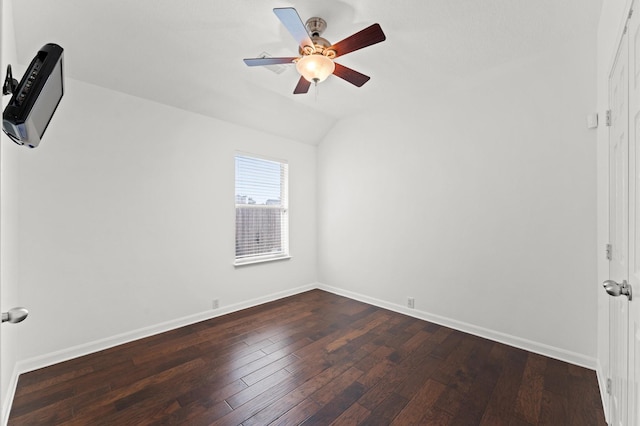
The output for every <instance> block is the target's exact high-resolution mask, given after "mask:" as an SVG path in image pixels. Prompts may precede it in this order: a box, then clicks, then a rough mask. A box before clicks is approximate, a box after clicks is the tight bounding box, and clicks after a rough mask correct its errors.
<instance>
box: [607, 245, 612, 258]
mask: <svg viewBox="0 0 640 426" xmlns="http://www.w3.org/2000/svg"><path fill="white" fill-rule="evenodd" d="M605 253H606V255H607V260H611V259H613V247H611V244H607V245H606V246H605Z"/></svg>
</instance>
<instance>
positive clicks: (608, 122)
mask: <svg viewBox="0 0 640 426" xmlns="http://www.w3.org/2000/svg"><path fill="white" fill-rule="evenodd" d="M605 124H606V125H607V127H611V110H610V109H608V110H607V112H606V113H605Z"/></svg>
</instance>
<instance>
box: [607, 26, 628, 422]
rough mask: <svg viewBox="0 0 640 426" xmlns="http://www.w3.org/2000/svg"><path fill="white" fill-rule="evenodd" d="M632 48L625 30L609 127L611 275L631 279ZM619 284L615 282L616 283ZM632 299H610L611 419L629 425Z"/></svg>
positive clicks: (614, 75)
mask: <svg viewBox="0 0 640 426" xmlns="http://www.w3.org/2000/svg"><path fill="white" fill-rule="evenodd" d="M628 64H629V51H628V31H627V32H626V33H625V35H624V37H623V38H622V41H621V42H620V46H619V48H618V55H617V58H616V62H615V64H614V66H613V70H612V71H611V75H610V77H609V95H610V107H611V128H610V130H609V173H610V174H609V195H610V200H609V239H610V244H611V248H612V250H611V262H610V264H609V279H610V280H613V281H615V282H617V283H623V282H624V281H628V276H627V275H628V271H629V244H628V233H629V227H628V223H629V221H628V215H629V209H628V199H629V190H628V176H629V170H628V157H629V120H628V117H629V90H628V89H629V86H628V83H629V73H628V69H629V67H628ZM614 285H615V283H614ZM628 306H629V303H628V301H627V298H626V297H624V296H622V297H611V298H610V299H609V365H610V371H609V377H610V379H611V396H610V398H611V399H610V401H609V407H610V412H609V419H610V421H611V424H612V425H615V426H627V424H628V423H627V410H628V408H627V394H628V392H627V373H628V370H627V357H628V353H627V348H628V319H629V315H628V314H629V310H628Z"/></svg>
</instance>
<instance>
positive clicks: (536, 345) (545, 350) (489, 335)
mask: <svg viewBox="0 0 640 426" xmlns="http://www.w3.org/2000/svg"><path fill="white" fill-rule="evenodd" d="M318 288H319V289H321V290H325V291H328V292H330V293H334V294H337V295H340V296H344V297H348V298H350V299H355V300H359V301H360V302H364V303H368V304H370V305H374V306H378V307H380V308H384V309H388V310H390V311H394V312H398V313H401V314H404V315H408V316H411V317H414V318H418V319H421V320H425V321H429V322H433V323H435V324H439V325H443V326H445V327H449V328H453V329H455V330H458V331H463V332H465V333H469V334H473V335H475V336H479V337H483V338H485V339H489V340H493V341H495V342H500V343H504V344H505V345H509V346H514V347H516V348H520V349H524V350H526V351H529V352H534V353H537V354H540V355H544V356H548V357H550V358H555V359H559V360H560V361H565V362H568V363H570V364H575V365H578V366H580V367H585V368H588V369H590V370H595V369H596V359H595V358H592V357H588V356H585V355H583V354H579V353H576V352H571V351H567V350H565V349H561V348H556V347H553V346H549V345H546V344H544V343H540V342H534V341H531V340H527V339H523V338H520V337H516V336H512V335H509V334H505V333H502V332H499V331H495V330H490V329H487V328H483V327H478V326H477V325H473V324H469V323H466V322H462V321H458V320H454V319H451V318H446V317H443V316H440V315H436V314H432V313H429V312H424V311H420V310H417V309H409V308H407V307H405V306H402V305H398V304H395V303H391V302H387V301H384V300H380V299H376V298H373V297H369V296H365V295H363V294H359V293H355V292H352V291H348V290H343V289H340V288H337V287H331V286H328V285H326V284H322V283H318Z"/></svg>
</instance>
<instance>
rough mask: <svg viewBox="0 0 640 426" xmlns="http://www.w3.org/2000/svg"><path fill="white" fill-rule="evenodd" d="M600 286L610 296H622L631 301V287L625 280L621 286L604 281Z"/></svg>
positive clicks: (611, 281)
mask: <svg viewBox="0 0 640 426" xmlns="http://www.w3.org/2000/svg"><path fill="white" fill-rule="evenodd" d="M602 286H603V287H604V289H605V291H606V292H607V293H609V294H610V295H611V296H614V297H617V296H621V295H624V296H627V299H629V300H631V297H632V291H631V285H629V284H628V283H627V280H624V281H622V284H618V283H617V282H615V281H613V280H606V281H605V282H603V283H602Z"/></svg>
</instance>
